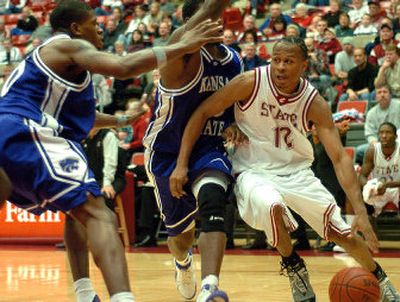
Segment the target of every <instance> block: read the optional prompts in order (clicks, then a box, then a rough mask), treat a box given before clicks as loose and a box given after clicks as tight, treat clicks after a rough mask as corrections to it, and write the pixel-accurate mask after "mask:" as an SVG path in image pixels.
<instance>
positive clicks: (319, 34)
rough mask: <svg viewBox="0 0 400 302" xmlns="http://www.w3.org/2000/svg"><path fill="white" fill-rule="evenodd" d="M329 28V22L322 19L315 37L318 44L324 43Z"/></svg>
mask: <svg viewBox="0 0 400 302" xmlns="http://www.w3.org/2000/svg"><path fill="white" fill-rule="evenodd" d="M327 28H328V22H327V21H326V20H324V19H321V20H319V21H318V23H317V33H316V35H315V36H314V40H315V41H316V42H322V41H324V39H325V31H326V29H327Z"/></svg>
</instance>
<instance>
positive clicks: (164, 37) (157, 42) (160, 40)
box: [153, 22, 171, 46]
mask: <svg viewBox="0 0 400 302" xmlns="http://www.w3.org/2000/svg"><path fill="white" fill-rule="evenodd" d="M170 33H171V28H170V27H169V25H168V23H166V22H161V23H160V26H159V27H158V37H157V38H156V39H154V41H153V46H166V45H167V44H168V41H169V37H170Z"/></svg>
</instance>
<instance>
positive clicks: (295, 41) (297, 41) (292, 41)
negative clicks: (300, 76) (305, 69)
mask: <svg viewBox="0 0 400 302" xmlns="http://www.w3.org/2000/svg"><path fill="white" fill-rule="evenodd" d="M279 44H286V45H290V46H293V45H294V46H297V47H298V48H299V49H300V50H301V55H302V57H303V58H304V60H307V59H308V50H307V46H306V44H305V43H304V40H303V39H302V38H300V37H284V38H282V39H281V40H279V41H278V42H276V43H275V45H274V48H273V49H275V47H277V45H279Z"/></svg>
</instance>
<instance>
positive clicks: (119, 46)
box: [114, 41, 128, 57]
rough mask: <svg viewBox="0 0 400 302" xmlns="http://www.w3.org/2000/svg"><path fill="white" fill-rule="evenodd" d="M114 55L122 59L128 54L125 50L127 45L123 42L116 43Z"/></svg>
mask: <svg viewBox="0 0 400 302" xmlns="http://www.w3.org/2000/svg"><path fill="white" fill-rule="evenodd" d="M114 53H115V54H116V55H119V56H121V57H124V56H126V55H127V54H128V52H127V51H126V49H125V43H124V42H123V41H115V43H114Z"/></svg>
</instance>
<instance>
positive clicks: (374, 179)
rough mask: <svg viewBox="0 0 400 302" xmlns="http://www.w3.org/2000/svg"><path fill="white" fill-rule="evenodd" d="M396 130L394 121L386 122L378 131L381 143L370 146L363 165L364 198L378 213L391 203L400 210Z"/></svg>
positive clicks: (399, 145)
mask: <svg viewBox="0 0 400 302" xmlns="http://www.w3.org/2000/svg"><path fill="white" fill-rule="evenodd" d="M396 133H397V127H396V126H395V125H394V124H392V123H390V122H384V123H382V124H381V125H380V126H379V130H378V137H379V143H376V144H375V145H371V146H369V147H368V149H367V151H366V153H365V157H364V162H363V165H362V167H361V172H360V185H361V187H362V188H363V198H364V201H365V202H366V203H367V204H369V205H372V206H373V207H374V210H375V213H374V216H378V215H379V214H380V213H381V212H382V209H383V208H384V207H385V206H386V205H387V204H388V203H393V204H394V205H395V207H396V208H397V210H398V209H399V187H400V169H399V162H400V144H399V142H398V141H397V134H396ZM369 178H370V179H369ZM368 179H369V180H368Z"/></svg>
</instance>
